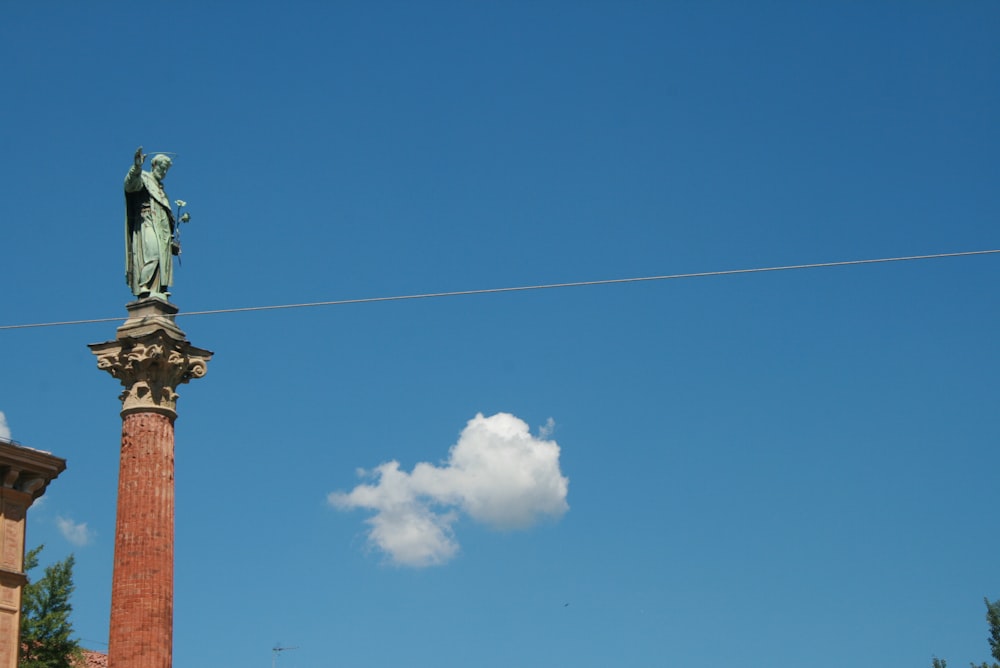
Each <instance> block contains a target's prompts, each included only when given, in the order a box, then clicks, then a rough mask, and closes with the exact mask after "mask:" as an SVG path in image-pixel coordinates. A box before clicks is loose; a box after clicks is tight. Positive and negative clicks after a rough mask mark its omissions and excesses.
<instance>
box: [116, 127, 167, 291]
mask: <svg viewBox="0 0 1000 668" xmlns="http://www.w3.org/2000/svg"><path fill="white" fill-rule="evenodd" d="M145 161H146V155H145V154H144V153H143V152H142V147H141V146H140V147H139V148H138V149H136V152H135V162H134V164H133V165H132V167H131V168H129V170H128V174H127V175H126V176H125V281H126V282H127V283H128V285H129V287H130V288H132V294H134V295H135V296H136V297H139V298H140V299H143V298H146V297H158V298H160V299H163V300H164V301H166V300H167V298H168V297H170V293H169V292H167V288H168V287H170V285H171V284H172V283H173V276H174V265H173V258H172V256H173V255H176V254H177V253H178V252H179V251H180V247H179V245H178V244H176V243H175V241H174V227H175V226H176V224H177V223H176V221H174V214H173V212H172V211H171V210H170V200H169V199H167V194H166V193H165V192H164V191H163V179H164V178H165V177H166V175H167V170H168V169H170V162H171V161H170V158H168V157H167V156H165V155H163V154H159V155H156V156H154V157H153V160H152V162H151V163H150V164H151V165H152V171H151V172H144V171H142V164H143V163H144V162H145Z"/></svg>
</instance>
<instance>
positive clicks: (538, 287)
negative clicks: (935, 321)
mask: <svg viewBox="0 0 1000 668" xmlns="http://www.w3.org/2000/svg"><path fill="white" fill-rule="evenodd" d="M996 253H1000V249H995V250H978V251H964V252H961V253H934V254H932V255H909V256H906V257H883V258H876V259H869V260H841V261H839V262H816V263H813V264H790V265H784V266H780V267H755V268H752V269H727V270H723V271H699V272H695V273H689V274H665V275H663V276H639V277H634V278H608V279H603V280H597V281H575V282H571V283H546V284H542V285H519V286H514V287H507V288H483V289H479V290H455V291H451V292H427V293H423V294H415V295H395V296H392V297H364V298H360V299H337V300H333V301H323V302H307V303H303V304H273V305H270V306H243V307H239V308H223V309H213V310H210V311H186V312H181V313H178V314H177V317H180V316H193V315H219V314H222V313H246V312H249V311H277V310H279V309H292V308H312V307H316V306H344V305H347V304H370V303H374V302H398V301H404V300H408V299H432V298H437V297H459V296H464V295H487V294H495V293H498V292H524V291H527V290H552V289H554V288H579V287H584V286H591V285H614V284H618V283H641V282H645V281H669V280H674V279H680V278H706V277H708V276H733V275H736V274H760V273H764V272H769V271H791V270H793V269H819V268H823V267H847V266H852V265H860V264H879V263H886V262H906V261H909V260H936V259H939V258H946V257H968V256H971V255H992V254H996ZM121 319H122V318H121V316H117V317H113V318H91V319H88V320H64V321H61V322H38V323H31V324H23V325H0V330H4V329H29V328H32V327H61V326H65V325H89V324H93V323H99V322H118V321H120V320H121Z"/></svg>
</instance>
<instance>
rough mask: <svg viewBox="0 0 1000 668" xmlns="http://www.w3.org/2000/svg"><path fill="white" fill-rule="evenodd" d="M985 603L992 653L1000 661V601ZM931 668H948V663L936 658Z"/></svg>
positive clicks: (996, 667)
mask: <svg viewBox="0 0 1000 668" xmlns="http://www.w3.org/2000/svg"><path fill="white" fill-rule="evenodd" d="M983 601H985V602H986V622H987V623H988V624H989V625H990V653H991V654H992V655H993V658H994V659H996V660H997V661H1000V599H997V600H995V601H993V602H990V599H988V598H984V599H983ZM969 665H970V666H971V668H1000V663H997V662H996V661H994V662H993V663H987V662H986V661H983V662H982V663H970V664H969ZM931 668H948V662H947V661H945V660H944V659H939V658H937V657H934V663H933V664H932V665H931Z"/></svg>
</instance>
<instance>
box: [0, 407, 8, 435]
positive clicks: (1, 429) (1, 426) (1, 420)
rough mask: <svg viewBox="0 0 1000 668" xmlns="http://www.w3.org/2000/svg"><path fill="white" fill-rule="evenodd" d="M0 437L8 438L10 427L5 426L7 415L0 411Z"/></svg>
mask: <svg viewBox="0 0 1000 668" xmlns="http://www.w3.org/2000/svg"><path fill="white" fill-rule="evenodd" d="M0 438H2V439H4V440H6V441H9V440H10V427H8V426H7V416H6V415H4V414H3V411H0Z"/></svg>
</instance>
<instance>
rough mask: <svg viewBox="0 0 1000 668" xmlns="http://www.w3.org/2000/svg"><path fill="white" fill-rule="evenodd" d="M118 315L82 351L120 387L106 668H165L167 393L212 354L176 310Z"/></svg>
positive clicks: (170, 542) (170, 517)
mask: <svg viewBox="0 0 1000 668" xmlns="http://www.w3.org/2000/svg"><path fill="white" fill-rule="evenodd" d="M127 308H128V310H129V319H128V320H126V321H125V324H124V325H122V326H121V327H119V328H118V335H117V337H116V338H115V340H114V341H107V342H105V343H95V344H91V346H90V349H91V350H92V351H93V353H94V354H95V355H97V366H98V368H99V369H103V370H105V371H107V372H108V373H110V374H111V375H112V376H114V377H115V378H118V379H119V380H120V381H121V383H122V385H123V386H124V387H125V391H124V392H123V393H122V395H121V399H122V411H121V415H122V441H121V460H120V466H119V471H118V515H117V522H116V527H115V559H114V573H113V575H112V583H111V628H110V635H109V639H108V666H109V668H170V666H171V665H172V663H173V615H174V420H175V419H176V417H177V412H176V405H177V393H176V392H175V388H176V387H177V386H178V385H180V384H182V383H186V382H188V381H190V380H191V379H193V378H201V377H202V376H204V375H205V372H206V371H207V364H208V361H209V359H211V357H212V353H210V352H209V351H207V350H202V349H200V348H195V347H194V346H192V345H191V344H190V343H188V341H187V339H185V338H184V333H183V332H181V330H180V329H179V328H178V327H177V325H176V324H175V323H174V315H175V314H176V313H177V307H176V306H174V305H172V304H169V303H167V302H164V301H161V300H159V299H155V298H154V299H143V300H139V301H137V302H132V303H131V304H129V305H128V306H127Z"/></svg>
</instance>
